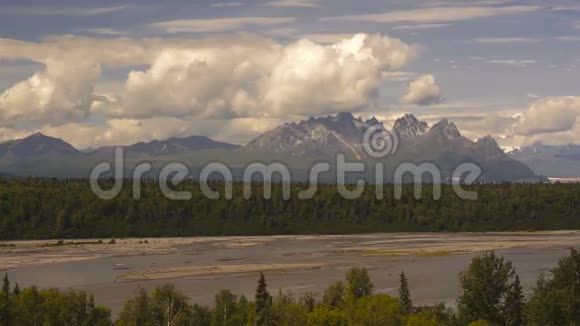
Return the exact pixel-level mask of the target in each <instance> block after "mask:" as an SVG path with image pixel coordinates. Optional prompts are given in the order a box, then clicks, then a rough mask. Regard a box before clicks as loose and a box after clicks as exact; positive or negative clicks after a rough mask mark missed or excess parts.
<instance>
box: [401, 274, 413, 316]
mask: <svg viewBox="0 0 580 326" xmlns="http://www.w3.org/2000/svg"><path fill="white" fill-rule="evenodd" d="M399 303H401V308H402V309H403V312H404V313H406V314H409V313H411V311H412V310H413V301H412V300H411V291H410V290H409V283H408V282H407V277H406V276H405V273H404V272H401V276H400V285H399Z"/></svg>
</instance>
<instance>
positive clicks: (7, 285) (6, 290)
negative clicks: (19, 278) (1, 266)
mask: <svg viewBox="0 0 580 326" xmlns="http://www.w3.org/2000/svg"><path fill="white" fill-rule="evenodd" d="M2 293H3V295H4V299H5V300H6V301H8V299H9V297H10V280H9V279H8V273H4V280H3V282H2Z"/></svg>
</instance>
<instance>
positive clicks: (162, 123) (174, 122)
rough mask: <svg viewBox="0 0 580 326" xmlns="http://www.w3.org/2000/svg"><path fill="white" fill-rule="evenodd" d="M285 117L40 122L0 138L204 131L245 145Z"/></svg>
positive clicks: (81, 139)
mask: <svg viewBox="0 0 580 326" xmlns="http://www.w3.org/2000/svg"><path fill="white" fill-rule="evenodd" d="M284 122H285V121H282V120H277V119H255V118H240V119H232V120H196V119H178V118H171V117H156V118H149V119H143V120H138V119H111V120H108V121H106V122H104V123H90V122H81V123H68V124H65V125H61V126H43V127H41V128H39V129H35V130H34V131H28V132H22V131H18V130H12V129H3V128H0V141H3V140H9V139H14V138H23V137H26V136H28V135H30V134H32V133H34V132H37V131H40V132H42V133H44V134H46V135H49V136H52V137H57V138H61V139H63V140H65V141H66V142H68V143H70V144H71V145H73V146H74V147H75V148H78V149H94V148H98V147H101V146H126V145H131V144H135V143H138V142H141V141H144V142H148V141H152V140H164V139H168V138H171V137H188V136H191V135H205V136H208V137H211V138H212V139H214V140H221V141H226V142H231V141H232V140H233V142H234V143H236V144H240V145H245V144H246V143H248V142H249V141H250V140H252V139H254V138H255V137H256V136H258V135H259V134H262V133H264V132H265V131H268V130H271V129H273V128H275V127H276V126H279V125H280V124H282V123H284Z"/></svg>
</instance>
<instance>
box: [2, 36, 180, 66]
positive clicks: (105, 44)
mask: <svg viewBox="0 0 580 326" xmlns="http://www.w3.org/2000/svg"><path fill="white" fill-rule="evenodd" d="M172 43H173V42H171V41H163V40H156V39H149V40H134V39H129V38H117V39H101V38H94V37H80V36H73V35H64V36H58V37H56V36H55V37H49V38H46V39H45V40H44V41H42V42H40V43H35V42H26V41H19V40H13V39H3V38H0V60H1V59H6V60H20V59H27V60H31V61H35V62H39V63H45V62H46V61H47V59H52V60H54V61H64V62H67V63H69V64H70V63H71V62H86V61H90V62H98V63H101V64H103V65H108V66H112V67H119V66H127V65H139V64H147V63H148V62H149V60H150V58H152V57H153V56H154V55H155V54H156V53H157V52H158V50H159V48H160V47H162V46H163V45H166V46H167V45H169V44H172ZM176 43H177V42H176ZM181 43H183V42H181ZM177 45H178V44H176V45H175V46H177ZM97 49H98V50H97Z"/></svg>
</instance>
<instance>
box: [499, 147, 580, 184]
mask: <svg viewBox="0 0 580 326" xmlns="http://www.w3.org/2000/svg"><path fill="white" fill-rule="evenodd" d="M509 155H510V156H511V157H512V158H514V159H516V160H518V161H520V162H523V163H525V164H526V165H528V166H529V167H530V168H531V169H532V170H534V171H535V172H536V173H539V174H542V175H545V176H548V177H553V178H573V177H580V145H563V146H550V145H541V144H536V145H531V146H527V147H523V148H521V149H516V150H513V151H511V152H509Z"/></svg>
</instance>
